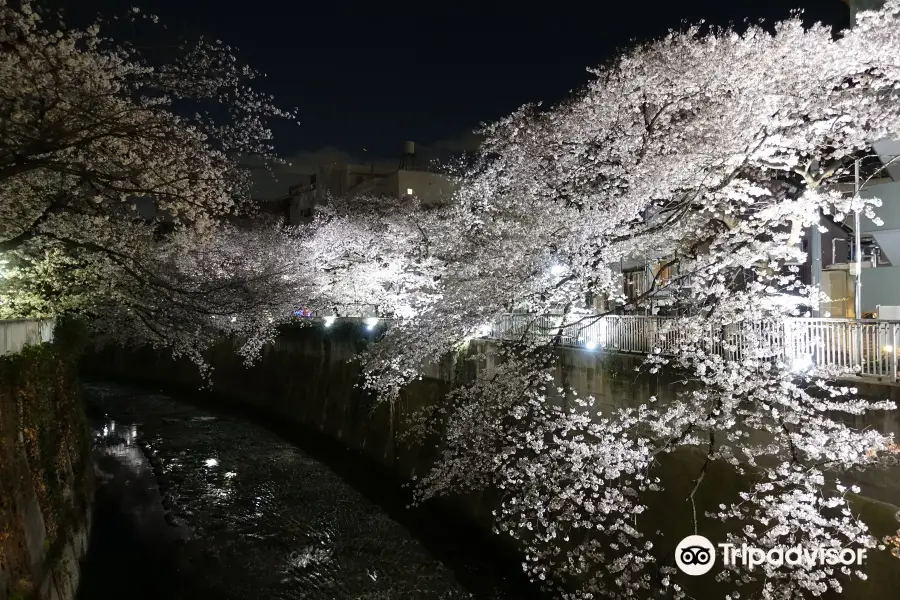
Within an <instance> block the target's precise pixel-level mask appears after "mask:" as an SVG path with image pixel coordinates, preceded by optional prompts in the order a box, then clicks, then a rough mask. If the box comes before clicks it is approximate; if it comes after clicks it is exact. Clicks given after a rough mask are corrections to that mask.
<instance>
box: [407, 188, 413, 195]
mask: <svg viewBox="0 0 900 600" xmlns="http://www.w3.org/2000/svg"><path fill="white" fill-rule="evenodd" d="M406 195H407V196H412V195H413V190H412V188H406Z"/></svg>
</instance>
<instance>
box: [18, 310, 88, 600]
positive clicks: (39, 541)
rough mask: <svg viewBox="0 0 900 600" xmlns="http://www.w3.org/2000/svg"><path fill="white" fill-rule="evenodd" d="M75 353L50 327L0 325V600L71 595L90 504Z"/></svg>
mask: <svg viewBox="0 0 900 600" xmlns="http://www.w3.org/2000/svg"><path fill="white" fill-rule="evenodd" d="M57 329H58V328H57ZM79 349H80V344H78V343H77V342H76V341H75V340H73V339H70V338H69V337H67V335H66V333H65V332H64V331H59V330H57V331H56V333H54V324H53V323H52V322H40V321H13V322H10V321H0V600H5V599H7V598H8V599H10V600H26V599H30V598H40V599H42V600H43V599H47V600H50V599H52V600H72V599H74V598H75V595H76V592H77V590H78V582H79V561H80V560H81V559H82V557H83V556H84V555H85V553H86V551H87V546H88V538H89V535H90V527H91V504H92V498H93V469H92V467H91V463H90V448H91V439H90V431H89V429H88V425H87V420H86V418H85V414H84V409H83V406H82V403H81V396H80V389H79V380H78V362H77V359H78V353H79Z"/></svg>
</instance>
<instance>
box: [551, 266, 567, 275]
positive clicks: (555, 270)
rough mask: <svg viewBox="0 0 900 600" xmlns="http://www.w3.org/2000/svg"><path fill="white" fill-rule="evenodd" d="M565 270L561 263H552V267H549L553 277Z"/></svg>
mask: <svg viewBox="0 0 900 600" xmlns="http://www.w3.org/2000/svg"><path fill="white" fill-rule="evenodd" d="M565 272H566V268H565V267H564V266H563V265H553V266H552V267H550V274H551V275H553V276H554V277H559V276H560V275H562V274H563V273H565Z"/></svg>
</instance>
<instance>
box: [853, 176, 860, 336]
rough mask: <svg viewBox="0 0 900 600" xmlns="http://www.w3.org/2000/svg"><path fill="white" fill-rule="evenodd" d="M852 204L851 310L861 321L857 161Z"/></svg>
mask: <svg viewBox="0 0 900 600" xmlns="http://www.w3.org/2000/svg"><path fill="white" fill-rule="evenodd" d="M853 171H854V173H853V175H854V177H853V202H854V204H856V209H855V210H854V211H853V212H854V217H853V219H854V226H853V239H854V246H855V250H854V252H853V254H854V257H855V259H856V260H855V262H856V269H855V271H854V276H855V278H856V279H855V281H854V283H855V284H856V285H855V290H854V293H853V296H854V297H853V304H854V306H853V309H854V312H855V314H856V318H857V319H862V240H861V239H860V238H861V236H860V232H859V229H860V225H859V159H856V163H855V164H854V168H853Z"/></svg>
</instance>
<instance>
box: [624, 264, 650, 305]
mask: <svg viewBox="0 0 900 600" xmlns="http://www.w3.org/2000/svg"><path fill="white" fill-rule="evenodd" d="M622 277H623V279H624V289H623V292H624V293H625V297H626V298H628V299H629V300H634V299H635V298H637V297H638V296H640V295H641V294H643V293H644V292H646V291H647V272H646V271H645V270H644V269H637V270H634V271H625V272H624V273H622Z"/></svg>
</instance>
